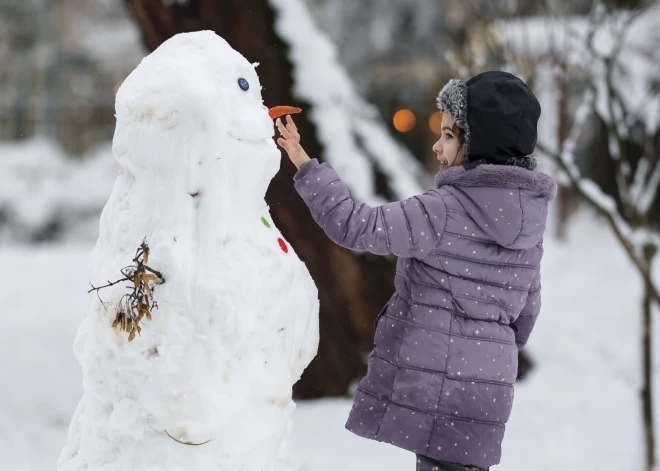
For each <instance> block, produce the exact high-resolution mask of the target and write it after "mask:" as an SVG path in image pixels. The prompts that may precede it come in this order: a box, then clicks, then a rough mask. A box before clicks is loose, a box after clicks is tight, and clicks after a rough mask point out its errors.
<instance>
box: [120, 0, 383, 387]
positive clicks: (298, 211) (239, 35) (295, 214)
mask: <svg viewBox="0 0 660 471" xmlns="http://www.w3.org/2000/svg"><path fill="white" fill-rule="evenodd" d="M126 1H127V3H128V4H129V6H130V7H131V8H132V10H133V14H134V16H135V18H136V20H137V22H138V24H139V26H140V28H141V30H142V33H143V41H144V43H145V44H146V46H147V48H148V49H149V50H154V49H156V48H157V47H158V46H159V45H160V44H162V43H163V42H164V41H165V40H167V39H168V38H170V37H172V36H173V35H175V34H178V33H182V32H190V31H199V30H213V31H215V32H216V33H218V34H219V35H220V36H222V37H223V38H224V39H225V40H226V41H227V42H228V43H229V44H230V45H231V46H232V47H233V48H234V49H236V50H237V51H239V52H240V53H241V54H243V55H244V56H245V57H246V58H247V59H248V60H249V61H251V62H259V63H260V65H259V68H258V72H259V77H260V81H261V84H262V86H263V90H262V93H263V98H264V102H265V104H266V105H267V106H269V107H271V106H276V105H295V106H300V107H301V108H302V109H303V110H305V111H308V110H309V107H308V106H307V104H306V103H301V102H300V101H299V100H296V99H294V97H293V95H292V90H293V78H292V70H291V63H290V62H289V60H288V50H287V49H288V48H287V46H286V44H285V43H284V42H283V41H282V40H281V39H280V38H279V37H278V36H277V35H276V33H275V32H274V30H273V23H274V13H273V10H272V9H271V7H270V6H269V4H268V1H267V0H253V1H250V2H246V1H244V0H221V1H218V0H190V1H188V2H187V3H186V4H179V3H176V2H175V3H174V4H173V5H171V6H166V5H164V3H165V2H163V1H162V0H126ZM296 124H297V126H298V128H299V129H300V134H301V135H302V136H304V139H305V149H306V151H307V152H308V153H309V154H310V155H311V156H312V157H319V155H320V152H321V145H320V144H319V142H318V140H317V139H316V130H315V128H314V126H313V125H312V123H311V122H310V121H309V119H308V118H307V115H306V113H305V112H303V113H302V114H301V115H298V117H296ZM319 160H320V159H319ZM294 173H295V167H294V166H293V164H292V163H291V162H290V161H289V159H288V157H286V154H284V153H283V155H282V161H281V169H280V171H279V172H278V173H277V175H276V176H275V178H273V180H272V181H271V184H270V187H269V188H268V191H267V193H266V202H267V203H268V205H269V206H270V210H271V214H272V217H273V220H274V221H275V224H276V225H277V227H278V229H279V230H280V231H281V232H282V234H283V235H284V237H285V238H286V239H287V240H288V241H289V243H290V244H291V246H292V247H293V248H294V250H295V251H296V253H297V254H298V256H299V257H300V258H301V259H302V260H303V262H305V263H306V265H307V268H308V269H309V272H310V273H311V275H312V278H313V279H314V281H315V283H316V285H317V287H318V290H319V299H320V303H321V312H320V329H321V342H320V346H319V353H318V356H317V357H316V359H315V360H314V361H313V362H312V363H311V364H310V366H309V367H308V368H307V370H306V371H305V373H304V374H303V377H302V379H301V380H300V381H299V382H298V384H297V385H296V386H295V388H294V393H295V395H296V397H298V398H315V397H322V396H339V395H345V394H347V393H348V390H349V386H350V384H351V383H352V382H354V381H355V380H356V379H359V378H360V377H361V375H362V374H363V373H364V372H365V371H366V366H365V362H364V359H363V356H364V355H365V354H366V353H367V352H368V351H369V350H370V349H371V347H372V346H373V320H374V318H375V315H376V313H378V312H379V310H380V308H381V307H382V305H383V304H384V303H385V302H386V301H387V299H388V298H389V297H390V295H391V294H392V292H393V290H394V264H393V263H392V261H393V258H390V257H387V258H386V257H377V256H373V255H371V254H364V255H360V256H355V255H354V254H351V253H349V251H348V250H346V249H344V248H342V247H339V246H337V245H336V244H334V243H333V242H332V241H330V239H328V237H327V236H326V235H325V233H324V232H323V230H322V229H321V228H319V226H318V225H317V224H316V222H314V220H313V219H312V217H311V214H310V212H309V210H308V208H307V206H306V205H305V203H304V201H303V200H302V198H300V196H299V195H298V194H297V192H296V191H295V188H294V186H293V175H294Z"/></svg>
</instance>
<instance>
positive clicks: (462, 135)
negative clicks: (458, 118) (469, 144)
mask: <svg viewBox="0 0 660 471" xmlns="http://www.w3.org/2000/svg"><path fill="white" fill-rule="evenodd" d="M451 131H452V132H453V133H454V134H455V135H456V137H457V138H458V142H459V143H460V144H461V147H463V145H464V144H465V131H463V130H462V129H461V128H459V127H458V124H456V123H454V125H453V126H452V128H451ZM465 157H466V158H467V155H466V156H465Z"/></svg>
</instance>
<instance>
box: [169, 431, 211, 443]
mask: <svg viewBox="0 0 660 471" xmlns="http://www.w3.org/2000/svg"><path fill="white" fill-rule="evenodd" d="M165 433H166V434H167V436H168V437H170V438H171V439H172V440H174V441H175V442H177V443H181V444H182V445H188V446H200V445H206V444H207V443H208V442H210V441H213V439H210V440H206V441H205V442H202V443H193V442H182V441H181V440H177V439H176V438H174V437H173V436H172V435H170V432H168V431H167V429H165Z"/></svg>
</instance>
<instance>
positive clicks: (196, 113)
mask: <svg viewBox="0 0 660 471" xmlns="http://www.w3.org/2000/svg"><path fill="white" fill-rule="evenodd" d="M116 116H117V127H116V130H115V136H114V141H113V149H114V155H115V158H116V159H117V160H118V161H119V163H120V165H121V166H122V167H124V168H125V169H126V171H128V172H131V171H134V172H144V171H146V172H156V173H158V174H160V175H161V176H162V178H174V177H175V176H176V175H180V174H181V173H182V172H183V173H187V174H188V177H187V178H188V179H189V180H191V182H189V183H188V185H189V186H190V190H193V191H194V190H195V188H194V186H195V185H197V184H201V183H200V182H201V180H204V179H207V180H208V179H209V178H212V179H214V180H215V182H213V184H216V185H220V186H221V187H222V188H216V190H223V191H224V192H225V195H227V196H228V195H236V192H241V193H243V194H248V193H249V194H253V193H255V192H256V193H259V194H258V196H259V197H260V198H263V195H264V193H265V191H266V188H267V186H268V183H269V182H270V180H271V179H272V178H273V176H274V175H275V173H277V171H278V170H279V165H280V153H279V150H278V149H277V147H276V146H275V144H274V142H273V140H272V137H273V135H274V126H273V122H272V119H271V117H270V116H269V114H268V108H267V107H266V106H264V104H263V101H262V98H261V84H260V83H259V77H258V76H257V73H256V71H255V66H254V65H252V64H250V63H249V62H248V61H247V59H245V57H243V56H242V55H241V54H240V53H238V52H237V51H235V50H234V49H232V48H231V46H229V44H228V43H227V42H226V41H225V40H224V39H223V38H221V37H220V36H218V35H217V34H215V33H214V32H212V31H199V32H194V33H182V34H178V35H176V36H173V37H172V38H170V39H169V40H167V41H165V42H164V43H163V44H162V45H161V46H160V47H158V49H156V50H155V51H154V52H153V53H151V54H150V55H149V56H147V57H145V58H144V59H143V60H142V62H141V63H140V64H139V65H138V67H137V68H136V69H135V70H134V71H133V72H132V73H131V74H130V75H129V76H128V77H127V78H126V80H125V81H124V82H123V83H122V84H121V87H120V88H119V90H118V92H117V97H116ZM188 160H190V161H188ZM193 160H194V161H193ZM198 162H199V166H198ZM200 166H201V167H200ZM223 179H224V182H223V181H222V180H223ZM231 182H234V183H231ZM237 182H242V184H241V185H240V188H232V186H236V187H238V183H237ZM216 192H217V191H216Z"/></svg>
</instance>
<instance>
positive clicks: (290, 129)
mask: <svg viewBox="0 0 660 471" xmlns="http://www.w3.org/2000/svg"><path fill="white" fill-rule="evenodd" d="M286 122H287V125H286V127H285V126H284V124H282V121H281V120H280V118H277V121H276V122H275V123H276V124H277V129H279V131H280V134H282V136H283V137H284V139H282V138H281V137H280V138H278V139H277V143H278V144H279V145H280V147H282V148H283V149H284V150H285V151H286V153H287V154H289V159H291V162H293V165H295V166H296V168H297V169H300V167H302V166H303V165H305V164H306V163H307V162H308V161H309V160H310V159H309V156H308V155H307V153H306V152H305V150H304V149H303V148H302V146H301V145H300V134H298V128H297V127H296V125H295V124H294V123H293V119H292V118H291V116H289V115H287V116H286Z"/></svg>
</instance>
